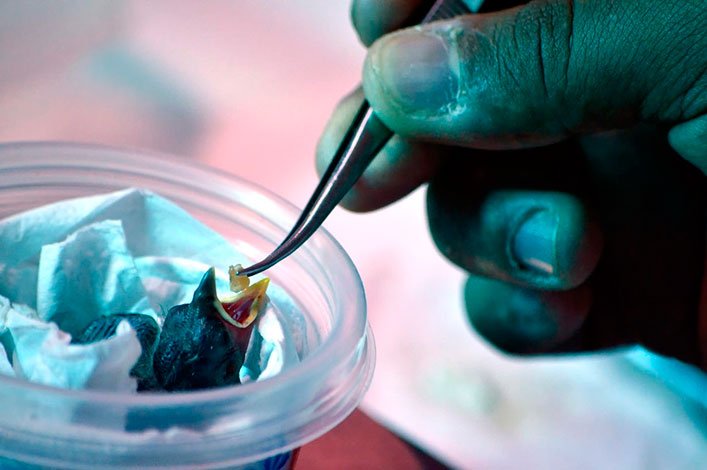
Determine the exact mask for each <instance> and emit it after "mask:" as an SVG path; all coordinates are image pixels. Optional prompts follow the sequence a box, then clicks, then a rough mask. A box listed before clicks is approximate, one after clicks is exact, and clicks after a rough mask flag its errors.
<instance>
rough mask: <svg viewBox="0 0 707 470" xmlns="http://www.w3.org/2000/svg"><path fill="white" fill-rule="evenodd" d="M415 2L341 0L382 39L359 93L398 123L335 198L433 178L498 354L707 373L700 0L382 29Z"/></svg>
mask: <svg viewBox="0 0 707 470" xmlns="http://www.w3.org/2000/svg"><path fill="white" fill-rule="evenodd" d="M487 1H491V0H487ZM421 3H423V0H417V1H408V2H404V1H402V0H385V1H383V0H378V1H374V0H354V4H353V8H352V17H353V21H354V25H355V26H356V28H357V30H358V32H359V35H360V36H361V38H362V40H363V41H364V43H366V44H371V43H373V41H374V40H376V39H378V40H376V41H375V43H373V45H372V46H371V48H370V50H369V53H368V57H367V59H366V64H365V67H364V75H363V90H364V92H365V96H366V97H367V99H368V100H369V102H370V104H371V106H372V107H373V109H374V111H375V112H376V114H377V115H378V116H379V118H380V119H381V120H382V121H383V122H384V123H385V124H386V125H387V126H388V127H389V128H390V129H392V130H393V131H394V132H395V133H396V135H395V136H394V137H393V138H392V139H391V140H390V142H389V143H388V144H387V145H386V147H385V148H384V149H383V150H382V151H381V152H380V154H379V155H378V156H377V157H376V159H375V160H374V161H373V163H372V164H371V166H370V167H369V169H368V170H367V172H366V173H365V174H364V176H363V177H362V178H361V180H360V181H359V183H358V184H357V185H356V186H355V187H354V189H353V190H352V191H351V193H350V194H349V195H348V196H347V198H346V199H345V201H344V205H345V206H346V207H349V208H351V209H353V210H359V211H366V210H373V209H376V208H378V207H382V206H384V205H386V204H389V203H391V202H393V201H395V200H397V199H399V198H400V197H402V196H404V195H405V194H407V193H408V192H409V191H411V190H413V189H414V188H415V187H417V186H418V185H420V184H422V183H424V182H427V181H430V182H431V184H430V187H429V190H428V217H429V222H430V229H431V232H432V235H433V238H434V240H435V242H436V244H437V246H438V247H439V249H440V251H441V252H442V253H443V254H444V255H445V256H447V257H448V258H449V259H450V260H451V261H452V262H454V263H456V264H457V265H459V266H461V267H462V268H464V269H466V270H467V271H469V272H470V273H472V276H471V277H470V279H469V281H468V282H467V285H466V288H465V296H466V305H467V310H468V314H469V318H470V321H471V323H472V324H473V325H474V327H475V328H476V329H477V330H478V331H479V332H480V333H481V334H482V335H483V336H484V337H485V338H486V339H487V340H489V341H490V342H491V343H493V344H494V345H496V346H497V347H499V348H500V349H502V350H504V351H507V352H511V353H542V352H551V351H576V350H594V349H600V348H608V347H614V346H619V345H625V344H643V345H645V346H646V347H649V348H651V349H653V350H655V351H657V352H659V353H662V354H666V355H671V356H674V357H677V358H679V359H681V360H685V361H688V362H692V363H695V364H698V365H700V366H701V367H702V368H703V369H705V368H707V280H705V276H704V274H705V261H706V258H705V242H706V232H705V213H706V212H705V208H706V207H705V202H706V198H705V190H706V187H705V178H704V175H703V174H702V173H700V171H699V170H698V169H697V168H700V169H701V170H702V171H705V172H707V54H705V51H707V34H706V33H705V24H707V3H705V2H704V1H701V0H683V1H678V0H670V1H664V2H654V1H651V0H624V1H609V0H596V1H589V0H586V1H580V0H576V1H569V0H547V1H535V2H531V3H529V4H527V5H524V6H522V7H519V8H513V9H509V10H505V11H501V12H498V13H493V14H483V15H469V16H466V17H460V18H456V19H452V20H448V21H443V22H437V23H434V24H430V25H426V26H424V27H421V28H414V29H407V30H402V31H399V32H396V33H393V34H388V35H385V36H383V34H385V33H387V32H389V31H391V30H393V29H396V28H398V27H400V25H401V24H403V23H404V21H405V19H406V18H407V17H408V16H409V15H410V14H411V13H412V11H413V9H416V8H419V7H420V4H421ZM428 3H429V2H428ZM381 36H382V37H381ZM362 96H363V94H362V92H361V91H357V92H355V93H354V94H353V95H352V96H350V97H348V98H347V99H345V100H344V101H343V102H342V103H341V105H340V106H339V108H338V109H337V111H336V112H335V114H334V116H333V118H332V120H331V121H330V123H329V125H328V127H327V129H326V131H325V133H324V135H323V137H322V139H321V141H320V145H319V148H318V158H317V164H318V167H319V169H320V171H321V169H323V168H324V167H325V166H326V163H327V162H328V160H329V159H330V158H331V156H332V155H333V154H334V151H335V149H336V146H337V145H338V143H339V141H340V139H341V137H342V135H343V132H344V130H345V128H346V126H347V125H348V123H349V122H350V120H351V118H352V116H353V113H354V112H355V109H356V107H357V104H358V103H359V102H360V100H361V99H362ZM617 129H621V130H617ZM599 131H611V132H609V133H606V132H603V133H601V134H598V132H599ZM680 157H683V158H682V159H681V158H680ZM685 160H687V161H689V162H691V163H687V162H686V161H685ZM693 165H694V166H693ZM700 296H702V300H700Z"/></svg>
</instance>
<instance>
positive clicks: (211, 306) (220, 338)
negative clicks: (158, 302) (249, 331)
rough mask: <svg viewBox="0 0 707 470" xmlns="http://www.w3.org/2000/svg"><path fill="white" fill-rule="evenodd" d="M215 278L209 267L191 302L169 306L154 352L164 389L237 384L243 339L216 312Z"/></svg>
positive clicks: (159, 379)
mask: <svg viewBox="0 0 707 470" xmlns="http://www.w3.org/2000/svg"><path fill="white" fill-rule="evenodd" d="M217 302H219V299H218V297H217V296H216V276H215V272H214V269H213V268H211V269H209V270H208V271H207V272H206V274H204V277H203V278H202V279H201V283H200V284H199V287H197V289H196V291H194V297H193V299H192V301H191V303H189V304H183V305H176V306H174V307H172V308H170V309H169V312H167V317H166V318H165V321H164V325H163V326H162V333H161V337H160V341H159V343H158V345H157V348H156V349H155V353H154V361H153V366H154V371H155V378H156V380H157V383H158V384H159V386H160V387H162V388H163V389H164V390H166V391H180V390H194V389H200V388H209V387H218V386H224V385H233V384H238V383H240V379H239V376H238V372H239V370H240V368H241V366H242V365H243V360H244V357H245V352H246V348H247V346H248V345H247V343H245V344H243V341H242V340H240V341H239V339H238V338H239V337H241V336H239V335H238V334H235V333H236V332H234V331H231V330H232V327H230V325H228V324H227V323H226V322H225V321H224V320H223V319H222V318H221V315H220V314H219V312H218V311H217V310H216V303H217Z"/></svg>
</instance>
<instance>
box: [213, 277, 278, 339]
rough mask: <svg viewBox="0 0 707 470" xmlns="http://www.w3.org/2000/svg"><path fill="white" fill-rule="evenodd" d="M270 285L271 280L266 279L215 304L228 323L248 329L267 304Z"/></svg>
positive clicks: (218, 300)
mask: <svg viewBox="0 0 707 470" xmlns="http://www.w3.org/2000/svg"><path fill="white" fill-rule="evenodd" d="M268 284H270V279H268V278H264V279H261V280H260V281H258V282H256V283H255V284H253V285H250V286H248V287H246V288H245V289H243V290H241V291H240V292H238V293H237V294H235V295H231V296H228V297H224V298H222V299H217V300H216V301H215V302H214V304H215V306H216V310H218V312H219V313H220V314H221V317H222V318H223V319H224V321H226V322H227V323H229V324H231V325H233V326H235V327H238V328H247V327H248V326H250V324H251V323H253V321H255V319H256V318H257V317H258V314H259V313H260V312H261V310H262V309H263V308H264V307H265V305H266V304H267V295H265V291H266V290H267V288H268Z"/></svg>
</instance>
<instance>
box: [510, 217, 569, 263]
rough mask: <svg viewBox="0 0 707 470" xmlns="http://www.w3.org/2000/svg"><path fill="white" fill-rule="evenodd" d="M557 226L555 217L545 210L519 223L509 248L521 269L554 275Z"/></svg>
mask: <svg viewBox="0 0 707 470" xmlns="http://www.w3.org/2000/svg"><path fill="white" fill-rule="evenodd" d="M557 225H558V222H557V217H556V216H555V214H553V213H552V212H550V211H547V210H541V211H538V212H535V213H533V214H531V215H530V217H528V218H527V219H526V220H525V221H523V222H522V223H521V225H520V227H518V230H517V232H516V234H515V236H514V237H513V243H512V246H511V250H512V254H513V256H514V257H515V259H516V261H517V262H518V264H519V265H520V266H521V267H523V268H525V269H530V270H533V271H536V272H539V273H544V274H554V273H555V271H556V269H557V257H556V248H555V245H556V238H557Z"/></svg>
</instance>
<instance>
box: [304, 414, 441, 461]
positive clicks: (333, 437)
mask: <svg viewBox="0 0 707 470" xmlns="http://www.w3.org/2000/svg"><path fill="white" fill-rule="evenodd" d="M297 467H298V468H301V469H307V470H319V469H322V470H324V469H327V470H328V469H332V468H336V469H343V470H345V469H354V468H355V469H361V468H366V469H405V470H422V469H425V470H436V469H444V468H448V467H446V466H445V465H443V464H442V463H440V462H438V461H436V460H435V459H434V458H432V457H430V456H429V455H427V454H425V453H424V452H422V451H420V450H419V449H417V448H416V447H414V446H412V445H410V444H409V443H407V442H406V441H405V440H403V439H401V438H400V437H398V436H397V435H395V434H394V433H392V432H391V431H389V430H388V429H386V428H385V427H383V426H381V425H380V424H378V423H377V422H375V421H374V420H373V419H371V418H370V417H368V416H367V415H366V414H365V413H363V412H362V411H360V410H356V411H354V412H353V413H352V414H351V415H350V416H349V417H348V418H346V419H345V420H344V421H343V422H342V423H341V424H340V425H338V426H337V427H336V428H334V429H333V430H331V431H330V432H328V433H327V434H325V435H324V436H322V437H320V438H319V439H317V440H315V441H314V442H311V443H309V444H307V445H305V446H303V447H302V449H301V450H300V453H299V456H298V458H297Z"/></svg>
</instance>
